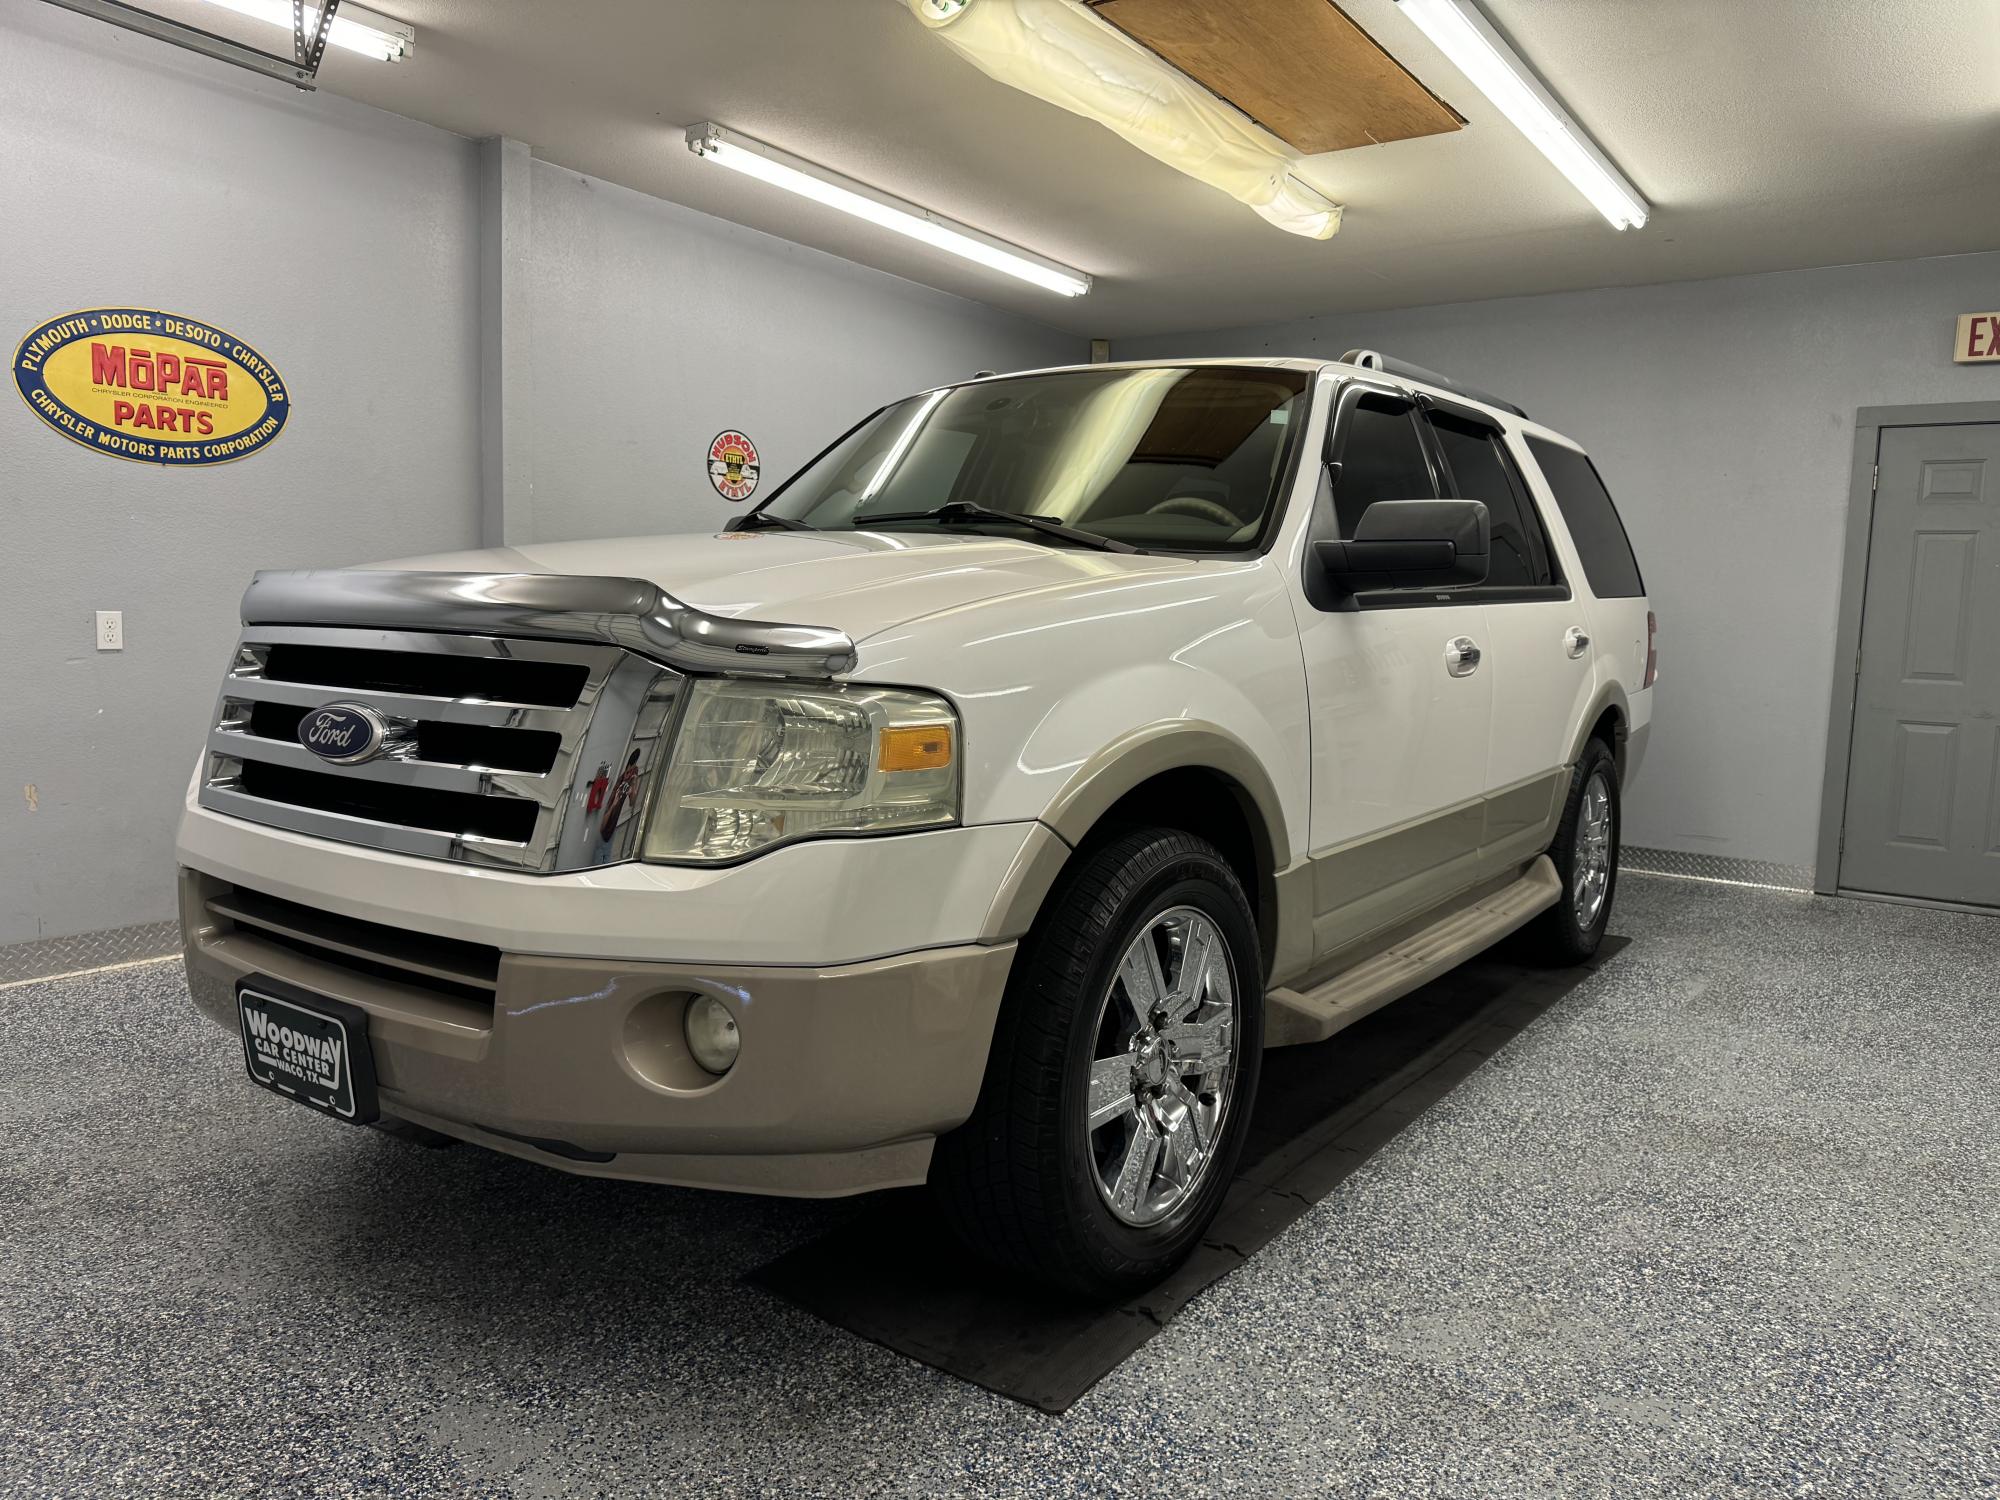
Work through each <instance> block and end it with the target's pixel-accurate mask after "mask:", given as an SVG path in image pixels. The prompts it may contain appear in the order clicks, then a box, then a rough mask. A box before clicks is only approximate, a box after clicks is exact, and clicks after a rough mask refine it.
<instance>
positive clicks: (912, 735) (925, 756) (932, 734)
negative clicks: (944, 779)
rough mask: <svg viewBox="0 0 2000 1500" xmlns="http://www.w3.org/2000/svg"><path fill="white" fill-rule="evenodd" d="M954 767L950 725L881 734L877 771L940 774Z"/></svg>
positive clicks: (920, 726)
mask: <svg viewBox="0 0 2000 1500" xmlns="http://www.w3.org/2000/svg"><path fill="white" fill-rule="evenodd" d="M950 764H951V725H949V724H910V725H903V726H898V727H896V728H893V729H884V730H883V731H882V742H881V748H880V749H879V750H878V751H877V752H876V756H875V769H876V770H878V771H938V770H942V769H943V768H944V767H946V766H948V765H950Z"/></svg>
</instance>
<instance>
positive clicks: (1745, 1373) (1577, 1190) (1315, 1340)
mask: <svg viewBox="0 0 2000 1500" xmlns="http://www.w3.org/2000/svg"><path fill="white" fill-rule="evenodd" d="M1615 926H1616V928H1617V929H1618V930H1620V931H1623V932H1627V933H1630V934H1632V935H1633V936H1634V937H1635V938H1636V939H1637V941H1636V942H1635V943H1634V945H1633V946H1632V947H1631V948H1630V949H1629V950H1627V952H1626V953H1625V954H1623V955H1622V956H1621V957H1620V958H1619V959H1618V960H1617V961H1616V962H1615V963H1614V964H1613V965H1611V966H1610V967H1609V968H1607V969H1606V970H1605V971H1604V972H1603V973H1601V974H1600V975H1598V976H1597V977H1595V978H1594V979H1592V980H1590V981H1589V982H1587V983H1586V984H1585V985H1584V986H1583V987H1581V988H1580V989H1579V990H1577V991H1576V992H1575V993H1574V994H1572V995H1571V996H1570V997H1569V998H1567V999H1566V1000H1564V1001H1563V1002H1562V1003H1561V1004H1560V1005H1558V1006H1557V1007H1556V1008H1555V1009H1554V1010H1553V1011H1551V1012H1550V1013H1549V1014H1547V1015H1545V1016H1543V1017H1542V1018H1541V1019H1539V1020H1538V1021H1536V1022H1535V1023H1534V1024H1533V1025H1531V1026H1530V1027H1529V1028H1528V1030H1526V1031H1525V1032H1524V1033H1522V1034H1521V1035H1520V1036H1519V1037H1517V1038H1516V1039H1515V1040H1514V1041H1513V1042H1512V1043H1511V1044H1510V1045H1509V1046H1508V1047H1507V1048H1506V1049H1505V1050H1504V1051H1503V1052H1502V1053H1501V1054H1500V1055H1499V1056H1498V1057H1496V1058H1495V1059H1494V1060H1493V1061H1492V1062H1491V1063H1489V1064H1488V1065H1487V1066H1486V1067H1485V1068H1483V1069H1482V1070H1481V1071H1480V1072H1478V1073H1477V1074H1475V1075H1474V1076H1473V1077H1472V1078H1471V1079H1470V1080H1468V1081H1467V1082H1466V1083H1465V1084H1463V1085H1461V1086H1460V1088H1459V1089H1458V1090H1457V1091H1456V1092H1455V1093H1454V1094H1453V1095H1451V1096H1450V1097H1449V1098H1448V1099H1446V1100H1445V1101H1444V1102H1443V1103H1441V1104H1439V1105H1437V1106H1436V1107H1434V1108H1433V1109H1432V1110H1431V1111H1430V1112H1429V1113H1428V1114H1426V1115H1425V1116H1424V1117H1423V1118H1422V1119H1420V1120H1419V1121H1418V1122H1417V1123H1416V1124H1415V1125H1414V1126H1412V1127H1411V1128H1410V1129H1409V1130H1408V1131H1406V1132H1405V1133H1404V1134H1403V1135H1402V1136H1401V1137H1400V1138H1399V1139H1398V1140H1397V1141H1396V1142H1394V1143H1393V1144H1392V1145H1390V1146H1389V1147H1388V1148H1386V1149H1385V1150H1383V1151H1382V1152H1381V1153H1380V1154H1379V1155H1377V1156H1376V1157H1375V1158H1374V1159H1373V1160H1372V1161H1370V1162H1369V1163H1368V1164H1367V1165H1366V1166H1364V1167H1363V1168H1362V1169H1361V1170H1360V1171H1359V1172H1357V1173H1356V1174H1355V1175H1354V1176H1353V1177H1351V1178H1349V1179H1348V1180H1347V1181H1346V1182H1345V1183H1344V1184H1343V1185H1342V1186H1341V1187H1340V1188H1339V1189H1338V1190H1337V1191H1336V1192H1334V1193H1333V1194H1332V1195H1331V1196H1330V1197H1328V1198H1327V1199H1326V1200H1325V1201H1324V1202H1322V1203H1321V1204H1319V1205H1318V1206H1317V1207H1316V1208H1315V1209H1313V1210H1312V1211H1311V1212H1310V1213H1308V1214H1307V1215H1306V1216H1305V1218H1304V1219H1302V1220H1301V1221H1300V1222H1299V1223H1298V1224H1296V1225H1294V1226H1293V1227H1292V1228H1291V1229H1290V1230H1289V1231H1288V1232H1287V1233H1286V1234H1285V1235H1283V1236H1282V1237H1281V1238H1280V1239H1278V1240H1277V1241H1276V1242H1275V1243H1273V1244H1272V1245H1271V1246H1270V1247H1269V1248H1267V1249H1266V1250H1265V1251H1263V1252H1262V1253H1261V1254H1259V1255H1258V1256H1257V1257H1256V1258H1255V1259H1254V1260H1253V1261H1252V1262H1251V1263H1250V1264H1249V1265H1248V1266H1247V1267H1245V1268H1244V1269H1243V1270H1241V1271H1239V1272H1237V1273H1236V1274H1235V1275H1233V1276H1231V1277H1229V1278H1228V1279H1227V1280H1225V1281H1224V1282H1222V1283H1221V1284H1220V1285H1218V1286H1216V1287H1215V1288H1213V1289H1211V1290H1210V1291H1209V1292H1207V1293H1206V1294H1204V1295H1203V1296H1202V1297H1201V1298H1200V1299H1199V1300H1197V1301H1196V1302H1195V1303H1194V1304H1193V1305H1192V1306H1191V1307H1190V1308H1189V1309H1188V1310H1187V1311H1186V1312H1185V1313H1184V1314H1183V1315H1182V1317H1181V1318H1180V1319H1178V1320H1177V1321H1176V1322H1175V1323H1174V1324H1173V1325H1172V1326H1170V1327H1169V1328H1168V1329H1167V1330H1166V1331H1165V1332H1164V1333H1163V1334H1162V1335H1161V1336H1160V1337H1158V1338H1157V1339H1155V1340H1154V1341H1153V1342H1152V1343H1151V1344H1149V1345H1147V1346H1146V1347H1145V1348H1144V1349H1142V1350H1141V1351H1140V1352H1139V1353H1138V1354H1137V1355H1135V1356H1134V1357H1133V1358H1132V1359H1131V1360H1130V1361H1128V1362H1127V1363H1126V1364H1125V1365H1124V1366H1123V1367H1122V1368H1121V1369H1119V1370H1117V1371H1116V1372H1114V1373H1113V1374H1112V1375H1111V1376H1110V1377H1108V1378H1107V1379H1106V1380H1105V1381H1104V1383H1103V1384H1102V1385H1100V1386H1099V1387H1098V1388H1097V1389H1096V1391H1094V1392H1093V1393H1092V1394H1091V1395H1089V1396H1087V1397H1086V1398H1085V1399H1084V1400H1083V1401H1082V1402H1080V1403H1079V1404H1078V1405H1077V1406H1076V1407H1075V1408H1074V1409H1072V1410H1071V1411H1070V1413H1069V1414H1068V1415H1067V1416H1064V1417H1060V1418H1056V1417H1046V1416H1042V1415H1040V1414H1038V1413H1036V1412H1033V1411H1030V1410H1029V1409H1027V1408H1025V1407H1021V1406H1018V1405H1015V1404H1013V1403H1012V1402H1009V1401H1007V1400H1005V1399H1003V1398H1000V1397H997V1396H991V1395H988V1394H986V1393H984V1392H981V1391H979V1390H975V1389H973V1388H971V1387H968V1386H964V1385H961V1384H959V1383H957V1382H956V1381H954V1380H952V1379H950V1378H949V1377H946V1376H943V1375H939V1374H937V1373H935V1372H933V1371H931V1370H928V1369H925V1368H924V1367H922V1366H919V1365H915V1364H911V1363H909V1362H908V1361H905V1360H903V1359H901V1358H900V1357H898V1356H895V1355H892V1354H888V1353H886V1352H884V1351H882V1350H880V1349H877V1348H875V1347H873V1346H871V1345H868V1344H865V1343H862V1342H860V1341H858V1340H856V1339H853V1338H850V1337H849V1336H847V1335H845V1334H842V1333H840V1332H838V1331H836V1330H834V1329H831V1328H829V1327H826V1326H824V1325H822V1324H820V1323H818V1322H816V1321H814V1320H813V1319H811V1318H810V1317H807V1316H806V1315H804V1314H802V1313H799V1312H796V1311H794V1310H793V1309H791V1308H790V1307H788V1306H786V1305H785V1304H783V1303H780V1302H777V1301H775V1300H773V1299H771V1298H769V1297H767V1296H765V1295H764V1294H762V1293H760V1292H757V1291H755V1290H752V1289H750V1288H746V1287H742V1286H739V1285H737V1284H736V1282H735V1277H736V1275H737V1274H738V1273H739V1272H740V1271H742V1270H744V1269H746V1268H748V1267H750V1266H752V1265H756V1264H759V1263H761V1262H763V1261H765V1260H768V1259H770V1258H771V1257H772V1256H773V1255H775V1254H776V1253H778V1252H779V1251H780V1250H782V1249H784V1248H787V1247H789V1246H790V1245H792V1244H795V1243H797V1242H799V1241H801V1240H803V1239H805V1238H808V1237H810V1236H813V1235H815V1234H817V1233H819V1232H821V1231H823V1230H824V1229H825V1228H826V1227H828V1226H830V1225H831V1224H832V1223H834V1222H835V1221H836V1220H837V1219H838V1218H839V1217H840V1216H842V1215H844V1214H846V1213H849V1212H851V1211H852V1209H851V1208H850V1207H847V1206H843V1205H839V1204H802V1203H786V1202H780V1201H772V1200H762V1199H749V1198H742V1199H738V1198H726V1197H719V1196H707V1195H703V1194H698V1193H691V1192H680V1191H675V1190H670V1189H652V1188H644V1187H636V1186H630V1185H625V1184H618V1183H608V1182H592V1181H586V1180H583V1179H575V1178H569V1177H565V1176H562V1175H560V1174H557V1173H553V1172H548V1171H544V1170H542V1169H539V1168H536V1167H531V1166H528V1165H526V1164H523V1163H519V1162H515V1161H511V1160H508V1159H506V1158H502V1157H498V1156H491V1155H486V1154H482V1153H480V1152H477V1151H474V1150H471V1149H459V1150H454V1151H448V1152H427V1151H423V1150H421V1149H418V1148H414V1147H409V1146H405V1145H402V1144H400V1143H398V1142H395V1141H392V1140H388V1139H386V1138H383V1137H380V1136H378V1135H376V1134H374V1133H372V1132H361V1131H353V1130H349V1129H347V1128H346V1127H343V1126H339V1125H336V1124H334V1123H332V1122H330V1121H325V1120H322V1119H319V1118H317V1117H314V1116H312V1115H309V1114H307V1113H306V1112H305V1111H303V1110H300V1109H298V1108H297V1107H295V1106H292V1105H288V1104H286V1103H284V1102H283V1101H281V1100H279V1099H276V1098H273V1097H271V1096H269V1095H267V1094H264V1093H261V1092H259V1091H258V1090H256V1089H254V1088H253V1087H251V1085H250V1084H249V1083H248V1082H247V1081H246V1080H245V1079H244V1078H243V1077H242V1063H241V1060H240V1056H239V1054H238V1052H237V1050H236V1048H235V1046H234V1045H233V1043H232V1042H231V1040H230V1038H229V1037H228V1035H227V1034H226V1033H224V1032H222V1031H219V1030H217V1029H215V1028H213V1027H211V1026H209V1025H208V1024H207V1023H206V1022H198V1021H197V1019H196V1018H195V1017H194V1015H193V1014H192V1012H191V1011H190V1009H189V1007H188V1002H187V997H186V993H185V990H184V988H183V986H182V982H181V979H180V976H179V974H178V972H177V971H176V969H175V967H174V966H172V965H161V966H156V967H149V968H139V969H128V970H123V971H118V972H112V973H106V974H102V975H97V976H91V977H87V978H82V979H73V980H67V981H58V982H52V983H49V984H44V985H33V986H27V987H23V988H18V989H13V990H9V991H4V992H0V1495H6V1496H10V1497H11V1496H15V1495H77V1496H102V1495H110V1494H133V1495H253V1494H254V1495H265V1494H284V1495H287V1496H292V1495H298V1496H306V1495H312V1496H318V1495H350V1494H373V1495H394V1496H398V1497H405V1496H407V1497H417V1496H432V1495H454V1496H456V1495H481V1496H552V1495H571V1494H576V1495H600V1494H602V1495H629V1494H639V1493H650V1494H675V1493H687V1494H700V1495H750V1494H769V1495H793V1494H829V1495H850V1494H855V1493H888V1494H899V1495H903V1494H906V1495H926V1496H929V1495H943V1494H978V1495H990V1494H1022V1495H1030V1494H1032V1495H1046V1494H1055V1493H1071V1494H1096V1493H1103V1492H1109V1491H1128V1492H1131V1493H1135V1494H1136V1493H1149V1494H1150V1493H1176V1494H1240V1495H1293V1494H1313V1495H1356V1496H1361V1495H1371V1496H1372V1495H1382V1496H1398V1497H1401V1496H1451V1497H1468V1500H1470V1497H1478V1500H1501V1497H1510V1496H1543V1495H1553V1496H1566V1497H1567V1496H1606V1497H1611V1496H1616V1497H1621V1500H1622V1497H1627V1496H1639V1495H1657V1496H1670V1497H1692V1496H1706V1495H1725V1494H1726V1495H1737V1494H1740V1495H1754V1496H1778V1495H1785V1496H1791V1495H1810V1496H1816V1497H1818V1496H1833V1495H1853V1496H1912V1497H1915V1496H1923V1497H1952V1496H1966V1495H1987V1494H1996V1493H2000V921H1995V920H1993V919H1990V918H1982V917H1973V916H1955V915H1951V914H1946V913H1938V912H1928V911H1919V910H1914V909H1909V908H1903V907H1894V906H1880V905H1868V904H1863V903H1858V902H1828V901H1823V900H1814V899H1810V898H1806V897H1798V896H1789V895H1780V894H1773V893H1765V892H1755V891H1746V890H1737V889H1729V888H1724V887H1717V886H1706V885H1698V884H1692V883H1683V882H1673V881H1666V880H1659V879H1651V878H1639V877H1628V878H1627V880H1626V882H1625V885H1624V888H1623V890H1622V891H1621V892H1620V905H1619V910H1618V913H1617V917H1616V920H1615Z"/></svg>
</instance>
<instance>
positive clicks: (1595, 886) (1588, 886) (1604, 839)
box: [1569, 771, 1615, 932]
mask: <svg viewBox="0 0 2000 1500" xmlns="http://www.w3.org/2000/svg"><path fill="white" fill-rule="evenodd" d="M1611 831H1612V830H1611V783H1610V782H1609V781H1607V780H1605V778H1604V773H1603V772H1602V771H1593V772H1591V774H1590V780H1589V781H1587V782H1585V783H1584V786H1583V801H1582V802H1580V803H1579V804H1578V805H1577V810H1576V844H1575V847H1574V848H1573V849H1572V850H1571V853H1570V875H1569V899H1570V908H1571V910H1573V911H1574V912H1575V913H1576V925H1577V927H1578V929H1579V930H1580V931H1583V932H1589V931H1590V929H1591V928H1592V927H1594V926H1596V925H1597V918H1598V914H1599V913H1601V912H1602V911H1603V910H1604V898H1605V897H1606V896H1607V895H1609V894H1610V892H1611V866H1612V860H1613V859H1614V857H1615V851H1614V850H1613V849H1612V847H1611Z"/></svg>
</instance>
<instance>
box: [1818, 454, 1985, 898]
mask: <svg viewBox="0 0 2000 1500" xmlns="http://www.w3.org/2000/svg"><path fill="white" fill-rule="evenodd" d="M1877 462H1878V465H1879V471H1878V472H1879V478H1878V480H1877V484H1876V494H1875V513H1874V524H1873V526H1872V528H1871V530H1870V535H1869V543H1868V583H1867V589H1866V592H1865V593H1864V594H1863V596H1862V615H1861V667H1860V674H1859V678H1858V681H1857V685H1856V692H1855V703H1854V741H1853V750H1852V753H1851V755H1850V758H1849V762H1848V777H1847V816H1846V820H1845V824H1844V828H1845V836H1844V841H1843V844H1842V848H1841V853H1840V885H1841V886H1842V887H1843V888H1845V889H1847V890H1853V891H1869V892H1874V893H1877V894H1881V895H1889V896H1910V897H1915V898H1918V899H1921V900H1928V901H1954V902H1965V903H1969V904H1971V905H1975V906H1996V907H2000V423H1992V422H1989V423H1967V424H1963V425H1956V426H1937V427H1889V428H1884V429H1883V431H1882V437H1881V446H1880V448H1879V449H1878V451H1877Z"/></svg>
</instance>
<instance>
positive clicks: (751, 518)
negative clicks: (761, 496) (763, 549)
mask: <svg viewBox="0 0 2000 1500" xmlns="http://www.w3.org/2000/svg"><path fill="white" fill-rule="evenodd" d="M766 526H775V527H777V528H778V530H780V531H818V530H819V528H818V527H817V526H811V525H808V524H807V523H806V522H804V521H800V520H796V519H795V518H793V517H791V516H781V515H779V514H778V513H777V512H776V511H774V510H753V511H751V512H750V513H749V514H748V515H743V516H738V517H737V518H736V521H735V523H734V524H733V525H732V526H730V528H729V529H730V530H731V531H761V530H762V529H763V528H764V527H766Z"/></svg>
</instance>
